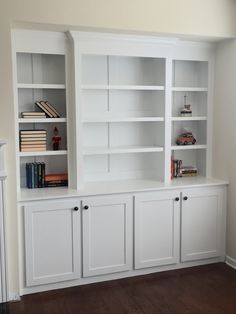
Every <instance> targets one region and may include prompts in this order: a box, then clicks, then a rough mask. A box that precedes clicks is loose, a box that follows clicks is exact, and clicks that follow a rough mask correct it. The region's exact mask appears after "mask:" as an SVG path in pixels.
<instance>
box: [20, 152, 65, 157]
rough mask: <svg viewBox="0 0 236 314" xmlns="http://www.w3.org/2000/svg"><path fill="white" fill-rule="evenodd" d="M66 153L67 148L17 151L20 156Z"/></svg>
mask: <svg viewBox="0 0 236 314" xmlns="http://www.w3.org/2000/svg"><path fill="white" fill-rule="evenodd" d="M58 155H67V150H46V151H38V152H19V156H20V157H28V156H29V157H30V156H58Z"/></svg>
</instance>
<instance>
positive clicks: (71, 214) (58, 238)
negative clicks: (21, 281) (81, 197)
mask: <svg viewBox="0 0 236 314" xmlns="http://www.w3.org/2000/svg"><path fill="white" fill-rule="evenodd" d="M24 223H25V255H26V284H27V286H34V285H40V284H48V283H55V282H60V281H65V280H71V279H76V278H79V277H80V266H81V265H80V264H81V263H80V208H79V201H75V200H73V201H72V200H69V201H63V200H62V201H45V202H41V203H39V202H35V203H29V204H27V205H25V206H24Z"/></svg>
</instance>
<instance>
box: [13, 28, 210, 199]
mask: <svg viewBox="0 0 236 314" xmlns="http://www.w3.org/2000/svg"><path fill="white" fill-rule="evenodd" d="M13 50H14V54H13V63H14V86H15V93H14V94H15V109H16V125H17V131H16V148H17V151H18V148H19V139H18V128H26V129H27V128H29V127H31V126H32V127H33V128H37V127H40V128H42V126H43V127H44V128H46V129H47V130H50V128H51V127H52V126H53V124H55V125H58V126H59V127H61V128H62V130H63V136H64V137H67V143H65V144H64V147H63V148H62V150H61V151H58V152H56V151H51V150H50V149H48V150H47V151H44V152H32V153H28V152H18V154H17V185H18V189H19V191H18V192H19V193H20V191H21V188H23V190H24V197H25V195H26V192H25V191H26V190H25V187H24V184H23V185H22V180H24V179H25V175H24V174H23V171H24V170H23V166H22V165H23V161H27V158H28V159H29V160H30V161H31V160H32V158H33V160H39V161H41V158H43V157H45V158H46V160H47V162H48V163H49V164H50V165H51V166H53V165H54V167H55V169H53V171H54V172H55V171H56V170H58V172H60V171H59V170H60V166H61V165H62V168H63V169H67V170H68V176H69V189H75V190H81V189H83V188H85V187H86V186H88V185H90V184H93V187H94V184H96V182H97V184H99V182H102V181H106V180H107V181H111V182H110V184H115V182H116V181H118V180H121V179H122V180H124V182H125V180H131V181H132V182H134V180H138V181H137V182H140V180H144V181H145V180H148V182H153V184H154V185H155V182H156V184H157V185H158V184H160V183H164V184H169V183H170V175H171V170H170V169H171V155H173V156H174V158H178V159H182V160H183V162H185V163H187V165H191V163H192V164H193V165H194V166H196V164H197V166H198V167H199V178H200V177H203V178H204V177H205V178H208V177H211V175H212V174H211V155H212V148H211V147H212V107H213V100H212V99H213V97H212V90H213V64H214V46H213V45H212V44H209V43H201V42H188V41H183V40H177V39H176V38H172V39H171V38H170V39H166V38H158V37H148V36H132V35H117V34H102V33H101V34H99V33H87V32H77V31H71V32H68V33H67V34H63V33H56V32H43V31H39V32H37V31H26V30H22V31H21V30H16V31H14V32H13ZM16 53H21V54H26V53H28V54H38V55H39V56H35V58H34V57H33V59H32V62H33V65H34V69H35V71H36V74H35V75H36V77H40V75H41V77H42V78H44V80H43V79H42V80H39V81H29V79H30V75H29V73H30V72H29V73H28V74H27V73H25V74H24V73H23V72H22V73H21V75H20V76H19V75H18V78H20V81H19V80H17V59H16ZM40 55H41V57H40ZM47 55H49V57H48V60H47ZM53 55H55V56H56V57H55V60H54V61H55V62H54V61H53V60H52V59H50V58H53ZM22 56H23V58H22V59H21V60H20V59H19V60H20V62H23V63H24V62H26V67H23V66H19V65H18V70H19V69H20V71H22V69H26V71H29V67H30V65H29V63H27V60H25V58H24V57H25V55H22ZM50 56H51V57H50ZM59 56H61V57H62V56H64V57H65V68H63V67H62V68H63V69H64V70H62V69H60V66H59V67H58V65H60V64H61V63H60V60H61V59H60V57H59ZM40 58H41V59H40ZM44 60H45V65H47V64H51V61H52V68H51V70H50V69H48V68H46V67H44V65H43V63H42V62H44ZM47 62H49V63H47ZM53 64H54V68H53ZM27 66H28V68H27ZM53 69H54V70H55V74H54V76H53ZM63 71H64V79H63V80H62V73H63ZM45 73H46V74H47V75H46V76H43V75H44V74H45ZM53 77H54V80H49V78H53ZM38 95H46V96H47V97H51V98H52V99H54V100H55V101H56V102H57V103H58V104H59V106H61V107H60V108H62V109H63V108H64V109H63V110H64V114H62V117H61V118H55V119H50V118H42V119H37V118H33V119H23V118H21V117H20V116H19V112H18V111H19V109H20V108H24V106H25V107H27V106H28V105H26V104H29V99H30V97H31V98H32V99H33V98H36V97H39V96H38ZM184 96H186V97H187V101H188V100H189V102H190V103H191V105H192V116H188V117H182V116H180V114H179V111H180V109H181V107H183V105H184ZM62 98H63V99H62ZM60 100H61V104H60ZM56 102H55V104H56ZM24 104H25V105H24ZM27 108H28V107H27ZM20 110H21V109H20ZM185 128H186V129H190V130H192V131H193V133H194V135H195V136H196V138H197V142H196V144H195V145H185V146H178V145H175V141H176V138H177V137H178V135H180V133H181V130H182V129H185ZM34 158H36V159H34ZM60 158H61V159H60ZM189 163H190V164H189ZM195 163H196V164H195ZM185 179H186V182H187V178H182V179H181V182H184V180H185ZM175 180H180V179H175ZM194 180H196V182H197V180H199V179H197V178H192V180H191V182H193V181H194ZM93 181H94V182H93ZM131 181H130V182H131ZM112 182H113V183H112ZM145 182H146V181H145ZM49 190H50V189H49ZM62 190H63V191H64V190H65V189H62ZM47 191H48V189H47ZM45 192H46V190H45ZM28 193H29V195H30V193H33V191H28ZM34 193H35V192H34ZM50 193H51V192H50ZM51 194H53V192H52V193H51ZM29 197H30V196H29Z"/></svg>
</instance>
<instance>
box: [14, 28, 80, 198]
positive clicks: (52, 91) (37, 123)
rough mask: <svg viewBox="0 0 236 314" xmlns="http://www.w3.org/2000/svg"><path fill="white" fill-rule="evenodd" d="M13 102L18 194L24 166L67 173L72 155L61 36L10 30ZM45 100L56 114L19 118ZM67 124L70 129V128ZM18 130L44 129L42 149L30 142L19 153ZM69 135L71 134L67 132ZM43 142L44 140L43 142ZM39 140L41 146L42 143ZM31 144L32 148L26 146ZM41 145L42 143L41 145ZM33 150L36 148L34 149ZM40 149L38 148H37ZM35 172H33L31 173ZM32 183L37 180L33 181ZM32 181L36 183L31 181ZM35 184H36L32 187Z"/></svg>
mask: <svg viewBox="0 0 236 314" xmlns="http://www.w3.org/2000/svg"><path fill="white" fill-rule="evenodd" d="M12 46H13V71H14V73H13V74H14V75H13V77H14V103H15V121H16V152H17V155H16V156H17V158H16V163H17V187H18V194H20V192H21V191H22V189H25V188H26V163H34V164H35V163H38V164H39V163H45V165H46V173H48V174H55V173H56V174H57V173H67V172H68V158H67V156H68V155H73V145H72V144H73V143H71V138H72V137H71V136H68V123H67V122H68V116H67V114H68V112H69V111H70V109H69V110H68V107H70V108H71V106H67V105H68V103H69V102H70V101H71V100H70V99H69V97H68V92H67V86H70V83H71V82H70V76H69V75H68V73H67V71H68V70H67V66H68V65H69V60H68V59H69V56H68V39H67V36H66V35H65V34H63V33H57V32H41V31H36V32H35V31H28V30H14V31H13V33H12ZM41 100H44V101H49V103H51V104H52V105H53V107H54V108H55V109H56V110H57V112H59V115H58V116H57V117H56V115H48V117H46V116H45V118H35V117H33V118H22V117H21V114H22V112H30V113H35V112H36V113H37V112H38V111H39V109H38V108H37V107H36V106H35V104H34V103H35V102H36V101H41ZM72 124H73V122H72V123H70V127H72ZM54 127H57V128H58V129H59V135H60V136H61V139H62V140H61V145H60V147H59V150H53V147H52V136H53V130H54ZM20 130H46V134H47V136H46V150H45V147H44V148H43V149H42V150H39V148H38V147H37V145H39V144H37V141H36V140H33V141H31V143H30V144H29V143H28V144H27V145H28V146H27V145H26V144H25V145H24V146H25V147H26V146H27V150H26V151H22V149H21V145H20V141H19V131H20ZM70 134H71V131H70ZM44 141H45V140H44ZM44 141H42V142H41V143H43V142H44ZM29 145H31V146H32V147H29ZM44 145H45V144H44ZM35 148H36V149H35ZM40 148H41V147H40ZM35 171H36V170H35ZM74 176H75V175H74V172H73V171H69V173H68V177H69V182H70V181H71V182H73V181H74V180H73V177H74ZM35 180H38V178H37V179H35ZM35 182H36V181H35ZM38 186H39V185H37V184H36V187H38Z"/></svg>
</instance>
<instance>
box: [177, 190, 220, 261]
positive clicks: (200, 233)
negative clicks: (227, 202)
mask: <svg viewBox="0 0 236 314" xmlns="http://www.w3.org/2000/svg"><path fill="white" fill-rule="evenodd" d="M184 197H187V200H184ZM223 221H224V217H223V193H222V189H214V188H208V189H189V190H183V192H182V210H181V226H182V227H181V228H182V230H181V261H193V260H198V259H204V258H212V257H217V256H221V255H222V237H223V236H224V232H225V230H223Z"/></svg>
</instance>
